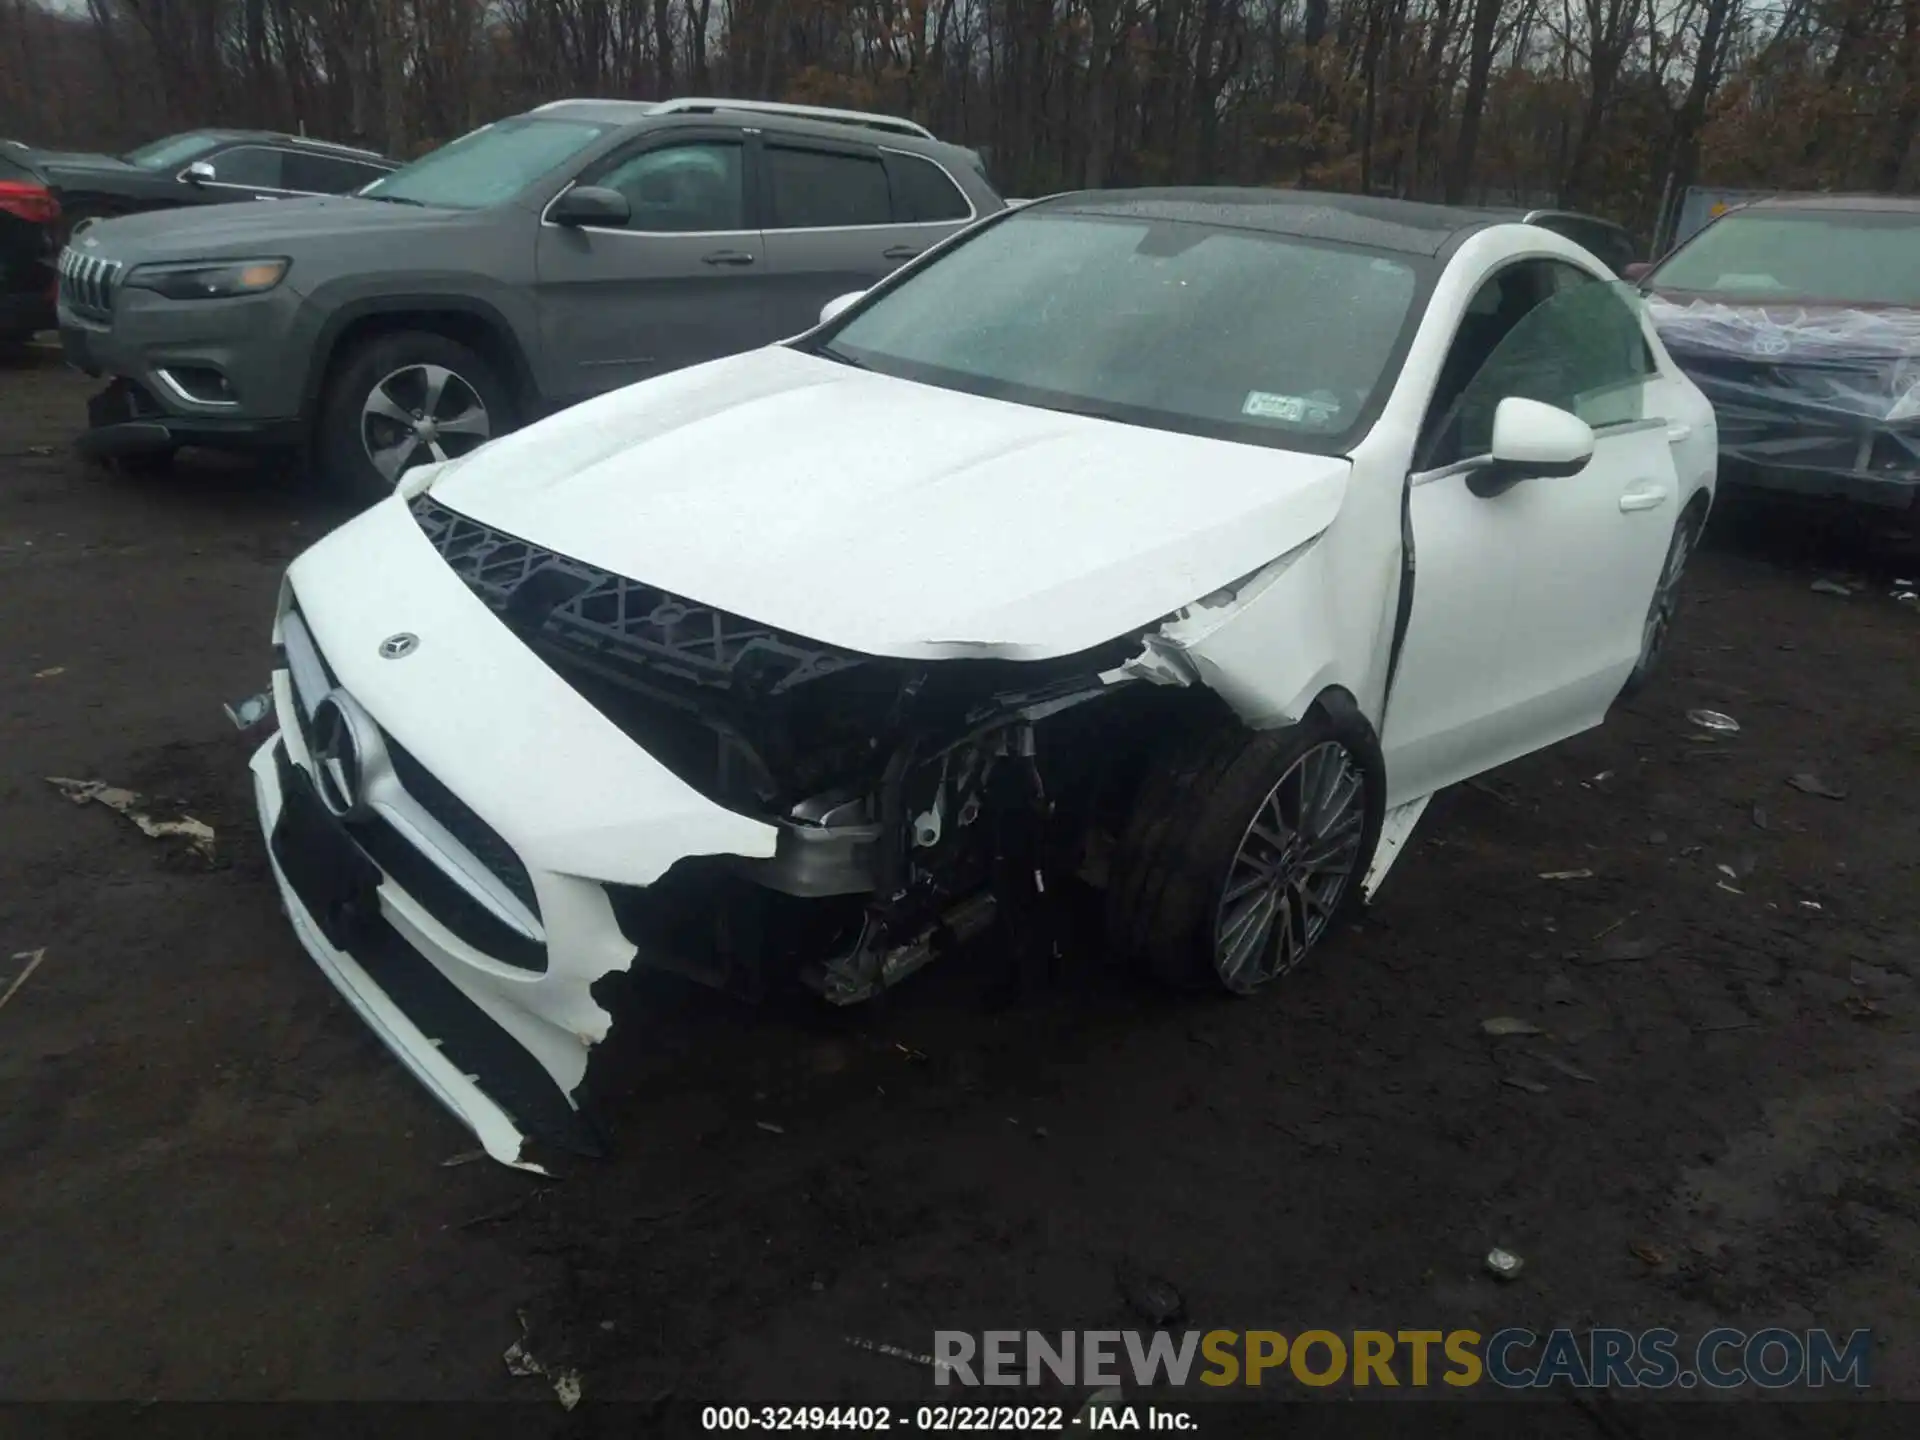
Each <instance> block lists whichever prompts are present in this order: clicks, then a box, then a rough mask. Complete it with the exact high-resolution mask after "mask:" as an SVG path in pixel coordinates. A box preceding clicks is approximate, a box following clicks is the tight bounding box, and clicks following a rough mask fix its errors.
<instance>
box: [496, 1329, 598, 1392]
mask: <svg viewBox="0 0 1920 1440" xmlns="http://www.w3.org/2000/svg"><path fill="white" fill-rule="evenodd" d="M514 1315H515V1317H516V1318H517V1319H518V1320H519V1321H520V1338H519V1339H518V1340H516V1341H514V1342H513V1344H511V1345H509V1346H508V1347H507V1351H506V1354H504V1355H502V1356H501V1357H500V1358H501V1359H502V1360H504V1361H505V1362H506V1365H507V1373H508V1374H509V1375H538V1376H541V1377H542V1378H543V1379H546V1380H548V1381H550V1382H552V1385H553V1393H554V1396H555V1398H557V1399H558V1400H559V1401H560V1408H561V1409H562V1410H571V1409H573V1407H574V1406H576V1405H578V1404H579V1403H580V1372H579V1371H577V1370H567V1369H560V1370H555V1369H553V1368H551V1367H549V1366H548V1365H547V1364H546V1363H545V1362H544V1361H542V1360H541V1359H540V1358H539V1357H538V1356H536V1355H535V1354H534V1353H533V1351H531V1350H529V1349H528V1348H527V1341H528V1340H529V1339H531V1338H532V1332H530V1331H529V1330H528V1328H527V1312H526V1311H524V1310H516V1311H515V1312H514Z"/></svg>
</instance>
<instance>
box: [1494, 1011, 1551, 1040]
mask: <svg viewBox="0 0 1920 1440" xmlns="http://www.w3.org/2000/svg"><path fill="white" fill-rule="evenodd" d="M1480 1033H1481V1034H1482V1035H1493V1036H1500V1035H1538V1034H1540V1033H1541V1032H1540V1027H1539V1026H1538V1025H1536V1024H1534V1023H1533V1022H1532V1021H1531V1020H1522V1019H1520V1018H1519V1017H1518V1016H1517V1015H1490V1016H1488V1017H1487V1018H1486V1019H1485V1020H1482V1021H1481V1022H1480Z"/></svg>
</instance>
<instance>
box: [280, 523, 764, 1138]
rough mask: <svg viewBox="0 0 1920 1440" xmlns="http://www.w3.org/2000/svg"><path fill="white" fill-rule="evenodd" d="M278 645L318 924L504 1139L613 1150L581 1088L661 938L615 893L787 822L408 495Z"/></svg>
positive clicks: (309, 939) (377, 999) (288, 869)
mask: <svg viewBox="0 0 1920 1440" xmlns="http://www.w3.org/2000/svg"><path fill="white" fill-rule="evenodd" d="M303 591H310V592H311V593H313V594H315V595H319V594H324V595H325V596H326V603H325V605H324V607H319V608H313V609H303V608H302V606H301V604H300V596H301V595H302V593H303ZM399 626H406V627H408V628H407V629H406V630H405V631H400V630H398V628H397V627H399ZM274 639H275V655H276V659H275V670H274V675H273V693H274V702H275V711H276V714H277V716H278V719H279V733H278V734H277V735H275V736H274V737H273V738H272V739H271V740H269V741H268V742H267V743H266V744H265V745H263V746H262V747H261V748H260V750H259V751H258V752H257V753H256V754H255V756H254V758H253V762H252V772H253V779H254V788H255V795H256V799H257V803H258V807H259V811H260V820H261V825H262V828H263V830H264V832H265V834H266V835H267V837H268V842H269V854H270V857H271V861H272V865H273V871H274V876H275V879H276V881H277V883H278V885H279V887H280V892H281V896H282V899H283V901H284V903H285V905H286V908H287V910H288V913H289V915H290V917H291V918H292V921H293V926H294V930H295V932H296V934H297V935H298V936H299V939H300V941H301V943H302V944H303V945H304V947H305V948H306V950H307V952H308V953H309V955H311V956H312V958H313V959H314V961H315V962H316V963H317V964H318V965H319V966H320V968H321V970H322V971H323V972H324V973H325V974H326V976H327V978H328V979H329V980H331V981H332V982H333V984H334V985H335V987H336V988H338V989H339V990H340V992H341V993H342V994H343V995H344V996H345V997H346V998H347V999H348V1000H349V1001H350V1002H351V1003H352V1005H353V1007H354V1009H355V1010H357V1011H358V1012H359V1013H360V1015H361V1016H362V1018H363V1019H365V1020H366V1021H367V1023H368V1024H369V1025H370V1026H371V1027H372V1028H373V1030H374V1031H375V1033H376V1034H378V1035H379V1036H380V1038H381V1039H382V1040H383V1041H384V1042H385V1043H386V1044H387V1046H388V1047H389V1048H390V1049H391V1050H392V1051H393V1052H394V1053H395V1054H396V1055H397V1056H398V1057H399V1058H400V1059H401V1060H402V1061H404V1062H405V1064H406V1065H407V1067H408V1068H409V1069H410V1070H412V1071H413V1073H414V1074H415V1075H416V1076H417V1077H418V1078H419V1079H420V1080H421V1081H422V1082H423V1083H424V1084H425V1085H426V1086H427V1088H428V1089H429V1090H430V1091H432V1092H433V1094H434V1095H435V1096H436V1097H437V1098H438V1099H439V1100H440V1101H441V1102H442V1103H443V1104H444V1105H445V1106H446V1107H447V1108H448V1109H449V1110H450V1111H451V1112H452V1113H453V1114H454V1115H455V1116H456V1117H458V1118H459V1119H460V1120H462V1121H463V1122H464V1123H465V1124H467V1125H468V1126H469V1127H470V1128H471V1129H472V1130H473V1132H474V1134H475V1135H476V1136H477V1137H478V1138H479V1140H480V1142H481V1144H482V1145H483V1146H484V1147H485V1148H486V1150H487V1153H488V1154H489V1155H491V1156H493V1157H494V1158H495V1159H497V1160H500V1161H502V1162H503V1163H506V1164H510V1165H519V1166H522V1167H523V1168H530V1169H539V1168H541V1167H540V1166H539V1165H538V1164H537V1163H535V1162H534V1161H533V1160H531V1159H529V1158H528V1153H527V1142H528V1141H529V1140H534V1141H538V1142H541V1143H544V1144H546V1145H550V1146H554V1147H557V1148H559V1149H562V1150H570V1151H574V1152H583V1153H594V1152H595V1151H596V1150H597V1149H598V1143H597V1138H596V1136H595V1133H594V1130H593V1128H592V1126H591V1124H590V1123H589V1122H588V1121H587V1119H586V1118H585V1117H584V1116H583V1115H582V1114H581V1112H580V1108H579V1095H578V1091H579V1088H580V1084H581V1081H582V1079H583V1078H584V1077H585V1074H586V1066H587V1057H588V1052H589V1050H590V1048H591V1047H592V1046H593V1045H595V1044H597V1043H598V1042H599V1041H601V1040H603V1039H604V1038H605V1037H606V1034H607V1032H608V1028H609V1026H610V1024H611V1017H610V1016H609V1014H608V1013H607V1011H606V1010H605V1009H604V1008H603V1006H602V1005H601V1004H600V1003H599V1002H598V1001H597V1000H596V999H595V997H594V995H593V986H594V984H595V982H596V981H598V980H600V979H601V978H602V977H603V976H605V975H607V974H609V973H612V972H615V971H621V970H625V969H627V968H629V967H630V966H631V965H632V964H633V962H634V960H635V958H636V955H637V954H638V947H637V946H636V943H635V941H634V939H632V938H630V937H629V935H628V934H627V933H626V931H625V930H623V928H622V926H621V923H620V920H619V918H618V916H617V915H616V912H615V905H614V902H613V900H612V899H610V891H612V892H619V891H622V890H625V889H626V888H628V887H644V886H651V885H654V884H655V883H656V882H658V881H660V880H661V879H662V877H663V876H665V875H666V873H667V872H668V870H669V869H671V868H672V867H673V866H674V865H675V864H677V863H678V862H679V861H681V860H683V859H687V858H689V857H695V856H704V855H731V856H739V857H745V858H749V859H763V858H766V857H769V856H771V855H772V854H773V852H774V849H775V845H776V840H777V834H776V831H775V829H774V828H773V827H772V826H769V825H766V824H764V823H762V822H759V821H756V820H753V819H750V818H748V817H746V816H743V815H739V814H735V813H733V812H732V811H729V810H727V809H725V808H723V807H721V806H719V805H717V804H715V803H713V802H712V801H710V800H708V799H706V798H705V797H703V796H701V795H699V794H698V793H696V792H695V791H694V790H692V789H691V788H690V787H689V786H687V785H686V784H685V783H684V782H683V781H681V780H680V779H678V778H677V777H675V776H674V775H673V774H672V773H671V772H669V771H668V770H667V769H666V768H665V767H663V766H662V765H660V764H659V763H658V762H657V761H655V760H654V759H653V758H652V757H651V756H649V755H648V754H647V753H646V752H645V751H644V750H642V749H641V748H640V747H638V746H636V745H635V744H634V743H633V742H632V741H631V740H630V739H629V738H628V737H627V736H626V735H624V734H623V733H621V731H620V730H619V729H617V728H616V727H615V726H614V725H613V724H611V723H610V722H609V721H608V720H607V719H605V718H604V717H603V716H602V715H601V714H600V713H599V712H598V711H597V710H595V709H594V708H593V706H592V705H590V704H589V703H587V702H586V701H585V700H584V699H582V698H581V697H580V696H579V695H578V693H576V691H575V690H574V689H573V688H572V687H570V686H569V685H568V684H567V683H566V682H565V681H564V680H562V679H561V678H560V677H559V676H558V675H557V674H555V673H554V672H553V671H552V670H551V669H549V668H548V667H547V666H546V665H544V664H542V663H541V661H540V660H539V659H538V658H537V657H536V656H534V655H533V654H532V653H530V652H529V651H528V650H527V649H526V648H525V647H524V646H523V645H522V644H520V642H519V641H518V640H517V639H516V638H515V637H514V636H513V634H512V633H511V632H510V631H509V630H508V629H506V628H505V627H503V626H502V625H501V624H500V623H499V622H498V621H497V620H496V619H495V618H494V616H493V615H492V614H490V613H489V612H488V610H487V608H486V606H485V605H484V604H483V603H482V602H481V601H480V600H478V599H477V598H476V597H475V595H474V593H473V592H472V591H471V590H470V589H469V588H468V586H467V585H466V584H464V583H463V582H462V581H461V580H460V579H459V578H458V577H457V576H456V575H455V574H454V573H453V572H452V571H451V570H450V569H448V568H447V567H446V566H445V565H443V564H441V563H439V562H438V560H437V557H436V556H435V555H434V552H433V550H432V548H431V546H430V544H429V542H428V541H427V539H426V538H425V536H424V535H423V534H422V533H421V530H420V529H419V527H418V526H417V525H416V524H415V523H414V522H413V519H412V517H411V516H410V515H409V512H408V510H407V509H406V507H405V506H404V504H401V503H390V504H387V505H383V506H380V507H377V508H376V510H375V511H373V512H370V513H369V514H368V515H367V516H366V517H364V518H363V519H362V520H361V522H360V523H358V524H356V525H354V526H353V527H351V535H350V537H349V536H347V534H346V533H345V532H337V533H336V535H335V536H334V537H332V538H330V539H329V540H327V541H323V542H321V543H320V544H319V545H317V546H315V547H314V548H313V549H312V550H310V551H309V552H307V553H306V554H305V555H303V556H302V557H301V558H300V559H299V560H298V561H296V562H295V564H294V566H293V567H292V569H291V570H290V572H289V575H288V586H287V588H286V591H285V593H284V594H283V598H282V605H281V610H280V614H279V617H278V620H277V621H276V625H275V635H274Z"/></svg>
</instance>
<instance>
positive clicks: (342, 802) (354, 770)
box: [309, 690, 384, 820]
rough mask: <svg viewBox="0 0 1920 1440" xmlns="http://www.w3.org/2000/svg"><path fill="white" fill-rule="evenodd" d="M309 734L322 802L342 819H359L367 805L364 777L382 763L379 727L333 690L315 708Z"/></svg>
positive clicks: (346, 697) (345, 695) (343, 692)
mask: <svg viewBox="0 0 1920 1440" xmlns="http://www.w3.org/2000/svg"><path fill="white" fill-rule="evenodd" d="M309 734H310V736H311V740H310V743H309V749H310V750H311V752H312V755H313V778H314V781H315V784H314V788H315V789H316V790H318V791H319V792H320V799H321V802H322V803H323V804H325V806H326V807H327V809H329V810H331V811H332V812H333V813H334V814H335V815H338V816H339V817H340V818H341V819H343V820H351V819H355V818H358V817H359V816H361V815H362V814H363V812H364V810H365V806H366V781H367V774H368V772H369V770H370V769H372V768H375V767H376V766H377V765H382V764H384V761H383V760H382V758H381V753H380V728H379V727H378V726H377V725H375V724H374V723H373V721H372V719H371V718H369V716H368V715H367V712H366V711H364V710H362V709H361V708H360V707H359V705H358V704H356V703H355V702H354V699H353V697H352V696H350V695H348V694H347V693H346V692H345V691H344V690H335V691H333V692H331V693H330V694H328V695H326V696H324V697H323V698H322V699H321V701H320V703H319V704H318V705H316V706H314V708H313V720H312V722H311V727H310V730H309Z"/></svg>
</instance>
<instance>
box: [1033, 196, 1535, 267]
mask: <svg viewBox="0 0 1920 1440" xmlns="http://www.w3.org/2000/svg"><path fill="white" fill-rule="evenodd" d="M1043 207H1044V208H1047V209H1053V210H1072V211H1079V212H1082V213H1096V212H1097V213H1099V214H1103V215H1126V216H1131V217H1134V218H1138V219H1142V220H1185V221H1190V222H1195V223H1199V224H1203V225H1224V226H1230V227H1233V228H1236V229H1241V230H1262V231H1266V232H1268V233H1269V234H1274V235H1298V236H1300V237H1301V238H1302V239H1308V240H1332V241H1336V242H1342V243H1345V244H1349V245H1366V246H1371V247H1372V248H1374V249H1376V250H1396V251H1399V252H1401V253H1403V254H1407V255H1438V254H1439V253H1440V252H1441V251H1443V250H1445V249H1446V248H1447V247H1448V246H1449V245H1451V244H1452V243H1453V242H1454V241H1455V240H1456V239H1458V238H1459V237H1461V236H1463V235H1465V234H1466V233H1468V232H1470V231H1474V230H1480V229H1484V228H1485V227H1486V226H1488V225H1495V224H1500V223H1502V222H1504V221H1507V220H1509V219H1518V218H1519V217H1518V216H1517V215H1516V216H1512V217H1508V216H1499V215H1496V214H1494V213H1493V212H1490V211H1486V210H1468V209H1464V208H1462V207H1459V206H1453V205H1428V204H1426V203H1424V202H1422V201H1419V200H1389V199H1383V198H1381V197H1379V196H1372V195H1339V194H1333V193H1330V192H1322V191H1316V190H1261V189H1252V188H1232V187H1226V186H1219V187H1182V188H1179V189H1162V190H1079V191H1074V192H1072V193H1070V194H1066V195H1054V196H1051V197H1049V198H1048V199H1046V200H1036V201H1035V202H1034V203H1033V204H1032V205H1031V206H1025V207H1022V208H1023V209H1025V210H1036V209H1041V208H1043ZM1520 213H1521V214H1524V213H1526V212H1524V211H1523V212H1520Z"/></svg>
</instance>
